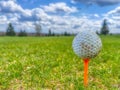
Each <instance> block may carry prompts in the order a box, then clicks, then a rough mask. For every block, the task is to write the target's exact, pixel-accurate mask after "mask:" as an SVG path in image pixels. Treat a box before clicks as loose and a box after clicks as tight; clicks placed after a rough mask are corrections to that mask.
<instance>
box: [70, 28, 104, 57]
mask: <svg viewBox="0 0 120 90" xmlns="http://www.w3.org/2000/svg"><path fill="white" fill-rule="evenodd" d="M72 47H73V50H74V52H75V54H77V55H78V56H79V57H81V58H93V57H95V56H96V55H97V54H98V53H99V52H100V50H101V48H102V42H101V39H100V38H99V36H98V35H97V34H96V33H95V32H93V31H90V30H86V31H80V32H79V34H78V35H77V36H76V37H75V38H74V40H73V44H72Z"/></svg>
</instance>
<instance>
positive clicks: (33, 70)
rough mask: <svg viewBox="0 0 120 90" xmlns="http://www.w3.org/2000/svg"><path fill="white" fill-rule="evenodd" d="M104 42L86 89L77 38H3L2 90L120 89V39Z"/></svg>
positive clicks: (0, 56) (0, 58) (91, 66)
mask: <svg viewBox="0 0 120 90" xmlns="http://www.w3.org/2000/svg"><path fill="white" fill-rule="evenodd" d="M101 38H102V41H103V48H102V51H101V53H100V54H99V55H98V56H97V57H96V58H94V59H92V60H91V61H90V64H89V85H88V87H87V88H84V86H83V61H82V60H81V59H80V58H79V57H77V56H76V55H75V54H74V52H73V50H72V47H71V45H72V40H73V37H0V90H56V89H59V90H84V89H85V90H118V89H120V36H101Z"/></svg>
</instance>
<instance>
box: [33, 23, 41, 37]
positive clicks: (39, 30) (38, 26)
mask: <svg viewBox="0 0 120 90" xmlns="http://www.w3.org/2000/svg"><path fill="white" fill-rule="evenodd" d="M35 30H36V35H37V36H40V35H41V31H42V27H41V25H40V23H35Z"/></svg>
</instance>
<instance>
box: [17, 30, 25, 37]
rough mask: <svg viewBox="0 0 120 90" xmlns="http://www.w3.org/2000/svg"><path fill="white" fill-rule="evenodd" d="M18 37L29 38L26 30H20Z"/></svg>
mask: <svg viewBox="0 0 120 90" xmlns="http://www.w3.org/2000/svg"><path fill="white" fill-rule="evenodd" d="M18 36H27V33H26V31H25V30H20V32H19V33H18Z"/></svg>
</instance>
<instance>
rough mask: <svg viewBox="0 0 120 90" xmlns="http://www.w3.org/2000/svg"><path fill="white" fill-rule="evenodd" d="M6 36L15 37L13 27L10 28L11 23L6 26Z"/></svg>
mask: <svg viewBox="0 0 120 90" xmlns="http://www.w3.org/2000/svg"><path fill="white" fill-rule="evenodd" d="M6 35H7V36H15V35H16V33H15V31H14V27H13V26H12V24H11V23H9V24H8V28H7V30H6Z"/></svg>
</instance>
